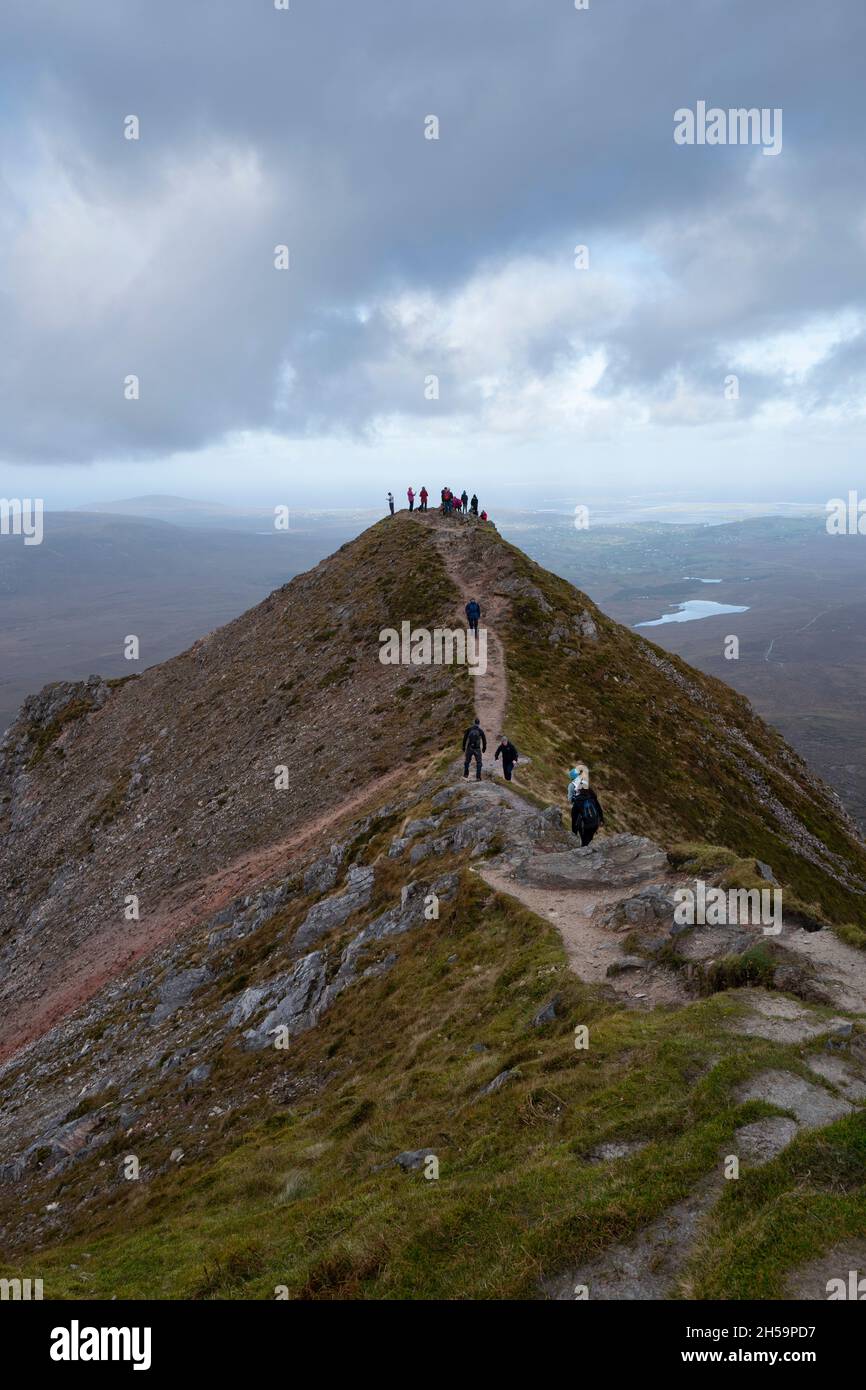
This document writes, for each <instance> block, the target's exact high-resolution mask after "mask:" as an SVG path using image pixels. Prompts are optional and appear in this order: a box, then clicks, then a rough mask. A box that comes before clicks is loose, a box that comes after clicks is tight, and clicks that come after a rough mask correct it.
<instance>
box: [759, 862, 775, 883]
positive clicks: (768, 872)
mask: <svg viewBox="0 0 866 1390" xmlns="http://www.w3.org/2000/svg"><path fill="white" fill-rule="evenodd" d="M755 868H756V869H757V870H758V873H759V874H760V875H761V878H763V879H766V881H767V883H778V881H779V880H778V879H777V878H776V875H775V874H774V873H773V870H772V869H771V868H770V866H769V864H765V863H764V861H763V860H762V859H756V860H755Z"/></svg>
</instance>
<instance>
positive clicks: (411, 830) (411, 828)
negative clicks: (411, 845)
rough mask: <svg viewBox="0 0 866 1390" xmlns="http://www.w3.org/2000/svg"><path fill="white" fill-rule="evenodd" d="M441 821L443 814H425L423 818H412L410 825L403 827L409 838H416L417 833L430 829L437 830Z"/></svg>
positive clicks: (420, 833) (421, 833)
mask: <svg viewBox="0 0 866 1390" xmlns="http://www.w3.org/2000/svg"><path fill="white" fill-rule="evenodd" d="M441 821H442V817H441V816H425V817H424V818H423V819H422V820H410V821H409V823H408V825H406V826H404V827H403V834H404V835H405V837H406V839H407V840H414V838H415V836H416V835H423V834H426V832H427V831H428V830H436V829H437V828H438V826H439V825H440V824H441Z"/></svg>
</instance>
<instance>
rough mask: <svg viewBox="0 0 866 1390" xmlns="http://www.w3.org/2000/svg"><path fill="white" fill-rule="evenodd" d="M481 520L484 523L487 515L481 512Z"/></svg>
mask: <svg viewBox="0 0 866 1390" xmlns="http://www.w3.org/2000/svg"><path fill="white" fill-rule="evenodd" d="M481 520H482V521H486V520H487V513H486V512H482V513H481Z"/></svg>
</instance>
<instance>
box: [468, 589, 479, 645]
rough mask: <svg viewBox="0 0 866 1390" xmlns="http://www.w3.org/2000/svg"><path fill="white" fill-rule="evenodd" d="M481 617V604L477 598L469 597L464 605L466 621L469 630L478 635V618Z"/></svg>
mask: <svg viewBox="0 0 866 1390" xmlns="http://www.w3.org/2000/svg"><path fill="white" fill-rule="evenodd" d="M480 617H481V604H480V603H479V602H478V600H477V599H474V598H471V599H470V600H469V602H468V603H467V605H466V621H467V623H468V624H469V631H470V632H474V633H475V636H476V637H477V636H478V619H479V618H480Z"/></svg>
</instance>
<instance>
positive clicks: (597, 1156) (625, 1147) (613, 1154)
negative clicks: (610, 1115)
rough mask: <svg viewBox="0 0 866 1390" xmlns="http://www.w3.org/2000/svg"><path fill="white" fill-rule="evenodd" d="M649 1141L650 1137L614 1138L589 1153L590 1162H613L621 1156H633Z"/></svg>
mask: <svg viewBox="0 0 866 1390" xmlns="http://www.w3.org/2000/svg"><path fill="white" fill-rule="evenodd" d="M648 1143H649V1140H648V1139H613V1140H611V1141H610V1142H608V1143H606V1144H598V1145H597V1146H596V1147H595V1148H594V1149H593V1150H592V1153H590V1154H589V1161H590V1163H613V1162H615V1161H616V1160H617V1159H620V1158H631V1156H632V1154H637V1153H640V1151H641V1149H645V1148H646V1146H647V1144H648Z"/></svg>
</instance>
